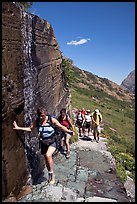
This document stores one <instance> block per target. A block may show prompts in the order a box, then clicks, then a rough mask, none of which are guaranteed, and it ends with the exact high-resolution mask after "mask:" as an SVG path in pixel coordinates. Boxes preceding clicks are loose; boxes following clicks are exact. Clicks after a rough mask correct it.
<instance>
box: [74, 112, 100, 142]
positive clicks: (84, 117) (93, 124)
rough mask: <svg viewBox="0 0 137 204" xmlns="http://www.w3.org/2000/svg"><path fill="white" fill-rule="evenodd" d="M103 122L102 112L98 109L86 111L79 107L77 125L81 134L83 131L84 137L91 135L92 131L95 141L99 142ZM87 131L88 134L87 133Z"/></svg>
mask: <svg viewBox="0 0 137 204" xmlns="http://www.w3.org/2000/svg"><path fill="white" fill-rule="evenodd" d="M101 122H102V114H101V113H100V111H99V110H98V109H95V110H94V111H93V112H92V113H91V111H90V110H87V111H85V109H84V108H83V109H82V110H81V109H79V110H78V113H77V116H76V123H75V124H76V125H77V127H78V129H79V136H80V137H81V136H82V134H81V133H83V136H84V137H89V135H90V132H92V133H93V136H94V139H93V141H96V142H97V143H98V142H99V134H100V123H101ZM86 132H87V133H88V135H86Z"/></svg>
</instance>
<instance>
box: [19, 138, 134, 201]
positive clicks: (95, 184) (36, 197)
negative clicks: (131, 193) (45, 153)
mask: <svg viewBox="0 0 137 204" xmlns="http://www.w3.org/2000/svg"><path fill="white" fill-rule="evenodd" d="M91 138H93V136H92V135H91V136H90V138H79V140H78V141H77V142H76V143H73V144H72V145H71V154H70V158H69V159H66V158H65V156H64V154H61V153H60V152H59V153H58V154H57V155H55V156H54V162H55V164H54V173H55V176H56V183H55V184H54V185H49V184H48V182H47V175H48V172H47V169H46V168H45V170H44V175H43V177H42V178H40V179H39V181H38V183H37V184H36V185H33V186H32V187H33V191H32V192H31V193H30V194H28V195H27V196H25V197H23V198H22V199H20V200H19V201H18V202H30V201H31V202H130V201H129V198H128V197H127V194H126V190H125V188H124V186H123V184H122V183H121V182H120V180H119V178H118V177H117V176H116V174H115V161H114V159H113V158H112V156H111V154H110V152H108V151H107V146H106V139H104V138H101V137H100V141H99V143H96V142H93V141H91Z"/></svg>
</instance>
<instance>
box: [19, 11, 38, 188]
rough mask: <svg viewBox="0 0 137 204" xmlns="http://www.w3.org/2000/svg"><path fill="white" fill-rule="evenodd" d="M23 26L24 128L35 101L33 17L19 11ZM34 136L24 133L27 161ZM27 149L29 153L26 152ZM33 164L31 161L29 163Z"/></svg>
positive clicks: (31, 151)
mask: <svg viewBox="0 0 137 204" xmlns="http://www.w3.org/2000/svg"><path fill="white" fill-rule="evenodd" d="M21 15H22V19H23V26H22V35H23V55H24V67H23V70H24V76H23V77H24V99H25V104H24V121H25V124H26V126H30V124H32V116H33V114H34V103H35V101H36V100H35V99H36V93H35V90H34V87H35V86H34V83H35V78H34V77H35V76H36V68H35V66H34V65H33V60H32V43H33V39H32V20H33V16H32V15H31V14H29V13H26V12H25V11H23V10H22V11H21ZM35 140H36V139H35V136H34V135H33V134H32V133H28V132H25V146H26V148H25V151H26V155H27V157H29V159H28V160H32V159H30V158H33V148H34V145H35ZM28 149H29V151H27V150H28ZM28 162H29V168H30V169H29V171H31V167H30V166H31V165H30V161H28ZM31 162H32V163H33V161H31ZM28 183H29V184H31V183H32V178H31V174H30V176H29V179H28Z"/></svg>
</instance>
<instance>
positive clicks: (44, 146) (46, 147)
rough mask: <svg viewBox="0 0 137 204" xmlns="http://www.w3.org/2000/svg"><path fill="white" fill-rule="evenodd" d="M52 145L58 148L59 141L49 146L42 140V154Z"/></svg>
mask: <svg viewBox="0 0 137 204" xmlns="http://www.w3.org/2000/svg"><path fill="white" fill-rule="evenodd" d="M50 146H53V147H55V148H57V143H56V142H54V143H52V144H51V145H49V146H47V145H45V144H44V143H42V142H41V154H42V155H44V154H46V153H47V151H48V148H49V147H50Z"/></svg>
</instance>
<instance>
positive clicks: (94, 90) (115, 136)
mask: <svg viewBox="0 0 137 204" xmlns="http://www.w3.org/2000/svg"><path fill="white" fill-rule="evenodd" d="M63 69H64V72H65V74H66V76H67V80H68V83H69V87H70V89H71V94H72V100H71V105H72V108H83V107H84V108H85V109H90V110H91V111H93V110H94V109H95V108H98V109H99V110H100V111H101V113H102V115H103V123H104V130H103V131H102V136H104V137H107V138H108V139H109V142H108V145H109V149H110V151H111V152H112V154H113V156H114V157H115V158H116V159H117V174H118V175H119V176H120V177H121V179H122V180H123V181H124V180H125V179H126V174H124V173H123V168H124V169H126V170H130V171H131V172H132V175H131V177H132V178H134V173H135V161H134V157H135V108H134V101H132V102H131V101H127V100H119V99H117V98H116V97H115V96H111V95H109V94H108V93H107V91H104V90H103V89H102V90H101V89H99V88H98V87H97V86H95V85H96V84H98V83H101V84H102V86H104V84H105V86H106V87H107V89H109V90H110V91H111V92H112V87H111V83H109V80H107V79H102V78H98V77H97V76H95V75H93V74H91V73H89V72H84V73H83V71H82V70H80V69H78V68H76V67H74V66H72V64H71V62H69V61H68V60H63ZM91 79H92V80H91ZM98 79H99V81H98ZM113 91H114V90H113ZM119 96H120V94H119ZM121 96H122V94H121ZM110 128H113V129H115V130H116V131H115V132H114V131H112V130H111V129H110Z"/></svg>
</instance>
